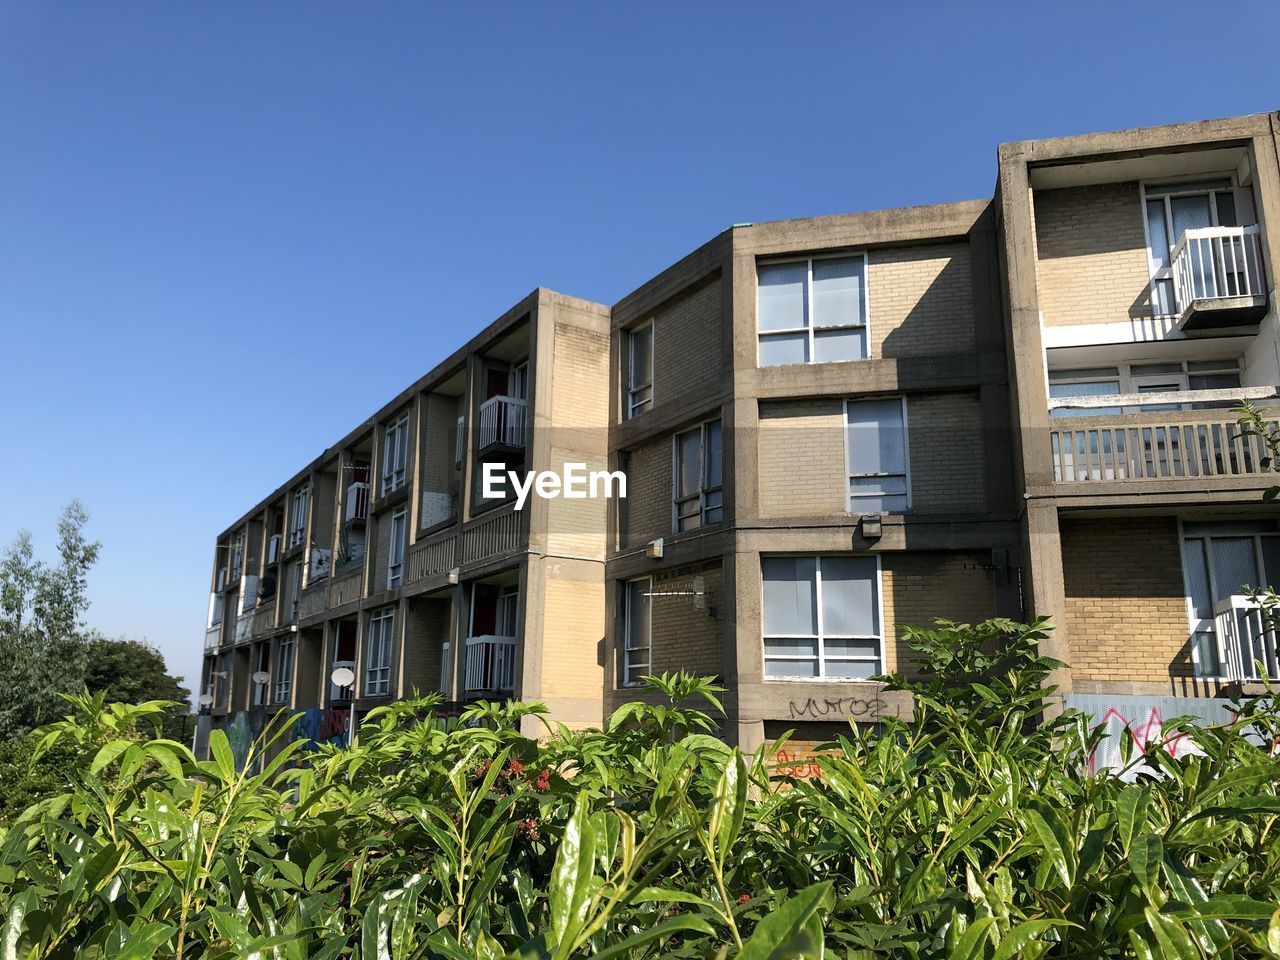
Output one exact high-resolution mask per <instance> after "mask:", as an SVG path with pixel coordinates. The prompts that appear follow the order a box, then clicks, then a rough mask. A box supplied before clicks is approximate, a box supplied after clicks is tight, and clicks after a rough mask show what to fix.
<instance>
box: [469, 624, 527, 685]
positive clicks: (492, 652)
mask: <svg viewBox="0 0 1280 960" xmlns="http://www.w3.org/2000/svg"><path fill="white" fill-rule="evenodd" d="M465 679H466V690H467V693H480V692H484V691H495V692H504V691H510V690H512V689H513V688H514V687H515V680H516V638H515V637H495V636H492V635H485V636H480V637H467V674H466V678H465Z"/></svg>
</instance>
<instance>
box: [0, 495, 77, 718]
mask: <svg viewBox="0 0 1280 960" xmlns="http://www.w3.org/2000/svg"><path fill="white" fill-rule="evenodd" d="M88 519H89V515H88V513H86V512H85V509H84V507H83V506H82V505H81V504H80V502H79V501H78V500H72V501H71V503H70V504H68V505H67V508H66V509H65V510H63V512H62V516H61V517H60V518H59V520H58V558H59V559H58V563H57V564H55V565H52V566H51V565H49V564H47V563H44V562H43V561H40V560H37V559H36V558H35V552H34V550H33V548H32V543H31V534H30V533H29V532H28V531H26V530H22V531H19V533H18V536H17V538H16V539H15V540H14V541H13V543H12V544H10V546H9V547H8V549H7V550H6V551H5V553H4V557H3V559H2V560H0V689H3V691H4V695H3V696H0V740H13V739H18V738H20V737H22V736H24V735H25V734H26V733H27V732H29V731H30V730H32V729H33V728H35V727H36V726H38V725H40V724H41V723H46V722H48V721H49V720H51V719H53V718H54V717H58V716H61V715H62V713H63V712H64V708H65V706H66V704H65V703H64V702H63V701H62V700H61V698H59V697H58V694H59V693H64V692H66V693H69V692H74V691H78V690H80V689H81V688H82V687H83V685H84V677H85V671H86V668H87V665H88V649H89V645H90V643H91V642H92V641H93V640H94V639H96V638H97V634H96V633H95V632H94V631H92V630H91V629H90V628H89V627H88V626H87V625H86V624H85V622H84V614H85V611H86V610H88V608H89V601H88V598H87V596H86V593H85V591H86V586H87V582H88V573H89V570H90V568H91V567H92V566H93V564H94V562H95V561H96V560H97V559H98V551H99V549H100V547H101V545H100V544H98V543H96V542H94V543H90V542H89V541H88V540H87V539H86V538H85V536H84V525H85V523H86V521H87V520H88Z"/></svg>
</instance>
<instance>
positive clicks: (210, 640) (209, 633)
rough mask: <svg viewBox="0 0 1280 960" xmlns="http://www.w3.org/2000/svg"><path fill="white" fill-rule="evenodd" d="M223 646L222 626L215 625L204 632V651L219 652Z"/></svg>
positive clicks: (219, 624)
mask: <svg viewBox="0 0 1280 960" xmlns="http://www.w3.org/2000/svg"><path fill="white" fill-rule="evenodd" d="M221 645H222V624H221V623H215V624H214V625H213V626H212V627H210V628H209V629H208V630H206V631H205V632H204V651H205V653H208V652H209V651H210V650H217V649H218V647H220V646H221Z"/></svg>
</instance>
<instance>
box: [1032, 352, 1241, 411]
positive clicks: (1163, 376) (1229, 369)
mask: <svg viewBox="0 0 1280 960" xmlns="http://www.w3.org/2000/svg"><path fill="white" fill-rule="evenodd" d="M1242 359H1243V358H1241V357H1227V358H1223V359H1221V360H1219V359H1217V358H1215V357H1208V358H1203V359H1201V358H1196V357H1192V358H1190V359H1187V358H1179V359H1173V360H1161V359H1156V358H1143V359H1135V360H1117V361H1115V362H1114V363H1099V364H1097V365H1095V366H1087V365H1085V364H1083V363H1081V364H1076V365H1073V366H1067V367H1052V368H1051V367H1047V366H1046V368H1045V396H1046V397H1049V395H1050V393H1051V392H1052V388H1053V385H1054V384H1061V383H1067V384H1079V383H1114V384H1116V385H1117V389H1118V390H1119V394H1118V395H1127V394H1135V393H1142V392H1143V389H1142V388H1143V387H1150V386H1153V385H1159V386H1164V385H1166V384H1173V385H1174V389H1176V390H1181V391H1186V392H1189V393H1190V392H1194V391H1193V390H1192V388H1191V378H1192V377H1198V376H1222V375H1226V374H1232V373H1234V374H1235V375H1236V377H1237V379H1238V380H1239V381H1240V382H1241V384H1242V385H1243V381H1244V365H1243V363H1242V362H1241V361H1242ZM1157 363H1163V364H1178V366H1179V368H1180V371H1179V372H1171V373H1134V368H1135V367H1137V368H1141V367H1146V366H1151V365H1154V364H1157ZM1210 363H1212V364H1216V366H1215V367H1213V368H1212V369H1203V370H1192V369H1190V367H1191V365H1192V364H1210ZM1112 369H1114V370H1115V371H1116V375H1115V376H1110V375H1107V374H1103V373H1099V372H1097V371H1103V370H1112ZM1073 370H1091V371H1095V373H1094V374H1093V375H1091V376H1082V377H1072V378H1070V379H1065V380H1053V379H1052V376H1053V374H1054V373H1060V372H1062V373H1065V372H1069V371H1073ZM1098 396H1108V394H1098ZM1050 399H1052V398H1051V397H1050ZM1162 408H1163V405H1160V404H1153V405H1144V406H1143V407H1132V406H1129V407H1121V406H1120V405H1119V404H1117V405H1116V406H1115V407H1114V408H1112V407H1078V408H1071V407H1067V408H1054V409H1053V410H1050V411H1049V415H1050V416H1051V417H1056V418H1061V417H1070V416H1106V415H1108V412H1110V413H1115V412H1117V411H1118V412H1120V413H1141V412H1142V411H1143V410H1145V409H1153V410H1158V409H1162ZM1181 409H1195V405H1194V402H1191V403H1186V404H1182V405H1181Z"/></svg>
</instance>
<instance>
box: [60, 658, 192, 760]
mask: <svg viewBox="0 0 1280 960" xmlns="http://www.w3.org/2000/svg"><path fill="white" fill-rule="evenodd" d="M182 679H183V678H182V677H175V676H171V675H170V674H169V673H168V672H167V671H166V669H165V662H164V656H163V655H162V654H161V653H160V651H159V650H157V649H156V648H155V647H152V646H150V645H149V644H146V643H142V642H140V641H138V640H124V639H120V640H109V639H107V638H105V637H102V638H98V639H96V640H94V641H92V642H91V643H90V645H89V666H88V669H87V670H86V672H85V677H84V682H85V686H86V687H88V689H89V692H90V693H99V692H101V693H105V694H106V702H107V703H133V704H137V703H145V702H146V701H148V700H173V701H175V702H176V703H178V704H179V706H178V707H176V708H174V709H172V710H169V711H168V712H167V713H166V714H165V715H164V720H163V724H162V726H163V735H164V736H165V737H168V738H169V739H171V740H179V741H182V740H185V739H186V738H187V736H188V734H189V730H188V728H187V724H186V723H185V720H186V716H187V714H188V713H189V712H190V708H189V707H188V706H187V703H188V701H189V700H190V699H191V691H190V690H188V689H187V688H186V687H184V686H183V685H182Z"/></svg>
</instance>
